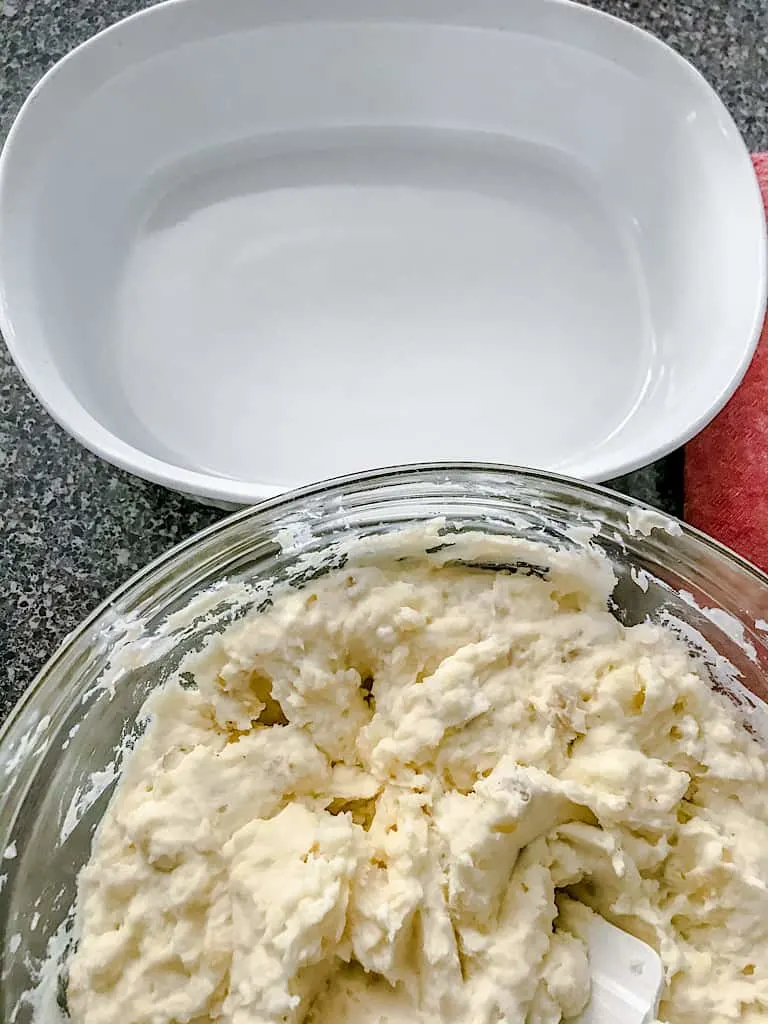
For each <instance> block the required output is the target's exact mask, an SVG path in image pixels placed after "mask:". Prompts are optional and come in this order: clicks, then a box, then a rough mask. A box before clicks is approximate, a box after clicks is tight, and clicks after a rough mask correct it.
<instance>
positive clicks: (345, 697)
mask: <svg viewBox="0 0 768 1024" xmlns="http://www.w3.org/2000/svg"><path fill="white" fill-rule="evenodd" d="M435 538H437V541H436V539H435ZM428 539H429V538H428ZM431 540H432V544H431V545H429V544H427V542H426V541H425V540H424V538H423V537H422V539H421V543H420V544H418V543H416V541H415V539H414V536H413V535H410V536H409V537H404V538H403V550H404V551H405V552H407V557H404V558H401V559H399V560H398V559H397V558H396V557H395V555H394V554H393V549H394V544H393V542H392V541H391V540H390V542H389V547H388V548H386V549H385V548H382V551H381V552H379V554H378V555H377V554H376V552H375V550H373V549H372V551H373V553H372V554H369V555H368V556H367V557H362V556H361V557H360V558H359V559H358V560H357V561H356V560H355V559H354V558H351V559H350V561H349V563H348V564H347V565H346V566H345V567H344V568H343V569H341V570H339V571H335V572H333V573H331V574H329V575H326V576H324V577H322V578H321V579H318V580H316V581H315V582H313V583H312V584H310V585H308V586H307V587H305V588H304V589H302V590H292V591H285V592H283V593H282V595H281V596H278V597H276V598H275V601H274V605H273V606H272V607H270V608H269V609H268V610H266V611H263V612H262V613H256V612H253V613H252V614H250V615H249V616H248V617H246V618H245V619H244V620H242V621H241V622H239V623H238V624H236V625H234V626H231V627H230V628H229V629H228V630H227V631H226V632H225V633H223V634H222V635H220V636H216V637H215V639H214V640H213V641H211V642H210V643H209V645H208V647H207V649H206V650H205V651H204V652H202V653H201V654H199V655H197V656H196V660H195V661H192V662H189V663H188V664H187V665H186V666H185V667H186V669H187V672H186V673H184V674H180V675H179V676H178V677H177V678H175V679H173V680H172V681H171V682H170V683H168V684H166V685H165V686H164V687H163V688H162V689H161V690H160V691H158V692H156V693H155V694H154V695H153V696H152V697H151V698H150V701H149V709H150V711H151V724H150V726H149V728H148V730H147V733H146V735H145V736H144V737H143V738H142V739H141V740H140V741H139V743H138V744H137V747H136V750H135V752H134V753H133V754H132V756H131V758H130V760H129V763H128V765H127V768H126V770H125V772H124V774H123V778H122V781H121V784H120V785H119V787H118V789H117V791H116V792H115V795H114V797H113V799H112V801H111V804H110V806H109V809H108V811H107V814H106V816H105V818H104V820H103V823H102V825H101V827H100V829H99V831H98V833H97V835H96V838H95V841H94V845H93V851H92V856H91V859H90V862H89V864H88V865H87V866H86V868H85V869H84V870H83V872H82V874H81V876H80V882H79V895H78V905H77V922H76V932H77V935H78V944H77V948H76V951H75V953H74V955H73V957H72V960H71V963H70V966H69V986H68V1002H69V1010H70V1014H71V1017H72V1019H73V1021H74V1022H75V1024H180V1022H185V1024H186V1022H194V1024H208V1022H223V1024H229V1022H232V1024H276V1022H287V1024H299V1022H303V1024H384V1022H387V1024H418V1022H424V1024H427V1022H429V1024H437V1022H441V1024H443V1022H444V1024H454V1022H455V1024H497V1022H502V1021H504V1022H507V1024H518V1022H520V1024H522V1022H527V1024H544V1022H559V1021H561V1020H568V1019H569V1018H570V1017H573V1016H576V1015H578V1014H579V1013H580V1012H581V1011H582V1009H583V1008H584V1006H585V1005H586V1003H587V1002H588V999H589V994H590V981H589V978H590V970H589V963H588V959H587V953H586V946H585V943H584V941H583V939H582V937H581V936H582V935H583V934H584V928H585V921H586V918H587V916H588V915H589V914H591V913H592V910H594V911H597V912H598V913H600V914H602V915H603V916H604V917H606V918H608V919H609V920H610V921H612V922H614V923H615V924H618V925H619V926H620V927H622V928H624V929H626V930H627V931H629V932H632V933H633V934H635V935H636V936H638V937H640V938H642V939H643V940H645V941H646V942H648V943H650V944H651V945H652V946H654V947H655V948H656V949H657V950H658V951H659V953H660V954H661V957H662V959H663V962H664V965H665V969H666V978H667V983H666V988H665V992H664V996H663V1000H662V1003H661V1009H660V1011H659V1014H660V1018H661V1020H663V1021H669V1022H674V1024H724V1022H727V1021H728V1022H729V1021H741V1022H758V1021H761V1022H765V1021H766V1020H767V1019H768V782H767V780H766V776H767V775H768V758H767V757H766V754H765V753H764V751H763V750H762V749H761V747H760V746H759V745H758V743H757V742H756V741H755V740H754V739H753V738H752V737H751V736H750V735H749V734H748V732H747V731H746V730H745V728H744V726H743V725H742V724H741V723H740V721H739V720H738V719H737V717H736V714H735V712H734V711H733V709H732V708H731V707H730V705H729V704H728V703H727V701H725V700H724V699H723V698H721V697H719V696H717V695H715V694H713V693H712V692H711V691H710V689H709V687H708V685H707V683H706V682H705V681H704V680H703V679H702V677H701V676H700V675H699V674H698V672H697V669H696V666H695V665H694V663H693V661H692V660H691V658H690V657H689V654H688V653H687V651H686V649H685V647H684V646H683V645H682V643H681V642H679V641H678V640H677V639H676V638H675V637H674V636H673V635H672V634H671V633H670V632H668V631H666V630H665V629H663V628H661V627H657V626H653V625H649V624H644V625H639V626H634V627H632V628H625V627H624V626H622V625H621V624H620V623H619V622H618V621H617V620H616V619H615V618H614V617H613V616H612V615H611V614H610V612H609V610H608V603H607V602H608V597H609V594H610V592H611V589H612V587H613V584H614V580H613V577H612V574H611V570H610V568H609V567H608V565H607V564H606V563H605V562H604V561H602V560H601V558H600V557H599V556H598V555H597V554H596V553H594V552H589V551H583V552H565V551H561V552H555V551H552V550H549V549H548V548H546V547H543V546H542V547H538V546H536V545H531V544H530V543H526V542H524V541H522V540H512V539H506V540H500V539H490V538H483V537H480V536H464V537H458V536H455V535H453V536H452V535H448V536H445V537H442V538H440V537H438V535H437V534H436V533H435V532H434V531H433V533H432V534H431ZM441 545H442V546H441ZM427 546H431V547H432V548H439V550H432V552H431V553H430V554H427V553H425V547H427ZM419 551H421V554H419ZM468 563H472V564H468ZM478 563H482V564H478ZM190 671H191V675H190V674H189V672H190ZM192 677H193V680H192ZM587 908H592V910H590V909H587Z"/></svg>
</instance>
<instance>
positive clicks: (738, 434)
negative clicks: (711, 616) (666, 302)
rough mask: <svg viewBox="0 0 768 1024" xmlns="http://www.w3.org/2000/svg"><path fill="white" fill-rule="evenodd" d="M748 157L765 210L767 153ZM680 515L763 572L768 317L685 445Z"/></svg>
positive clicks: (767, 564) (767, 520) (767, 560)
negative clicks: (739, 375) (713, 412)
mask: <svg viewBox="0 0 768 1024" xmlns="http://www.w3.org/2000/svg"><path fill="white" fill-rule="evenodd" d="M752 161H753V163H754V165H755V170H756V171H757V177H758V180H759V182H760V190H761V192H762V194H763V205H764V206H765V208H766V213H768V153H757V154H755V155H754V156H753V157H752ZM685 518H686V520H687V521H688V522H689V523H691V525H693V526H697V527H698V528H699V529H700V530H704V532H705V533H708V534H710V535H711V536H712V537H715V538H717V540H719V541H722V542H723V544H727V545H728V547H729V548H733V549H734V551H738V552H739V554H740V555H743V556H744V558H748V559H749V560H750V562H754V563H755V565H759V566H760V568H761V569H764V570H765V571H766V572H768V318H767V319H766V322H765V323H764V324H763V333H762V334H761V336H760V341H759V343H758V346H757V351H756V353H755V357H754V359H753V360H752V364H751V365H750V367H749V369H748V370H747V373H746V375H745V377H744V380H743V381H742V383H741V384H740V386H739V388H738V390H737V391H736V393H735V394H734V395H733V397H732V398H731V400H730V402H728V404H727V405H726V407H725V408H724V409H723V411H722V412H721V413H719V414H718V415H717V416H716V417H715V419H714V420H713V421H712V422H711V423H710V424H709V426H708V427H706V428H705V429H704V430H703V431H702V432H701V433H700V434H699V435H698V437H695V438H694V439H693V440H692V441H689V442H688V444H687V445H686V448H685Z"/></svg>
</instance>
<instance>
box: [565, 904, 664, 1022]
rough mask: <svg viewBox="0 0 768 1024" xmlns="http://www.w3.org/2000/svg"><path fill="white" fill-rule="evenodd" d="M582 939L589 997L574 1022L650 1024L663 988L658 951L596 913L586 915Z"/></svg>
mask: <svg viewBox="0 0 768 1024" xmlns="http://www.w3.org/2000/svg"><path fill="white" fill-rule="evenodd" d="M580 931H581V929H580ZM582 938H584V939H585V940H586V943H587V947H588V950H589V964H590V973H591V975H592V997H591V999H590V1001H589V1003H588V1004H587V1007H586V1009H585V1010H584V1012H583V1013H582V1014H581V1016H580V1017H577V1018H576V1022H575V1024H652V1022H653V1021H655V1020H656V1014H657V1011H658V1008H659V999H660V998H661V993H662V989H663V988H664V968H663V966H662V963H661V959H660V958H659V954H658V953H657V952H656V951H655V950H654V949H651V947H650V946H648V945H646V943H644V942H641V941H640V939H636V938H635V937H634V935H629V934H628V933H627V932H625V931H622V930H621V928H616V927H615V926H614V925H612V924H609V923H608V921H606V920H605V919H604V918H602V917H600V916H599V915H597V914H590V915H589V919H588V921H587V922H586V923H585V928H584V933H583V934H582Z"/></svg>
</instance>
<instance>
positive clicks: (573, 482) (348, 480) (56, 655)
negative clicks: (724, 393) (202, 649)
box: [0, 461, 768, 755]
mask: <svg viewBox="0 0 768 1024" xmlns="http://www.w3.org/2000/svg"><path fill="white" fill-rule="evenodd" d="M452 472H454V473H465V474H470V475H472V474H475V473H476V474H478V475H480V474H483V473H489V474H492V475H498V476H500V477H502V478H507V479H515V480H517V481H518V482H521V483H523V484H525V483H527V482H537V483H544V484H557V485H560V486H564V487H567V488H568V489H570V490H572V491H576V492H581V493H583V494H585V495H589V496H591V497H593V498H597V499H601V500H602V501H603V502H605V501H606V500H607V501H608V502H610V503H613V504H614V505H615V506H619V507H622V506H623V507H624V508H625V509H631V508H638V509H641V510H646V511H648V512H650V513H652V514H654V515H656V516H658V515H661V516H663V518H664V519H665V520H667V521H668V522H670V523H674V524H676V525H677V526H679V527H680V530H681V531H682V534H683V535H684V536H686V537H687V538H688V539H690V540H692V541H694V543H695V544H696V545H697V546H699V547H701V548H702V550H703V551H708V552H710V553H712V554H713V555H715V556H716V557H718V558H721V559H725V560H726V561H727V562H729V563H730V564H731V565H732V566H733V567H735V568H737V569H738V570H739V571H740V572H742V573H743V574H744V575H745V576H748V577H751V578H752V581H753V582H754V583H757V584H758V585H761V586H762V587H763V588H764V589H765V590H766V592H767V593H768V574H766V573H765V572H763V571H762V570H761V569H760V568H758V566H756V565H754V564H753V563H752V562H750V561H748V560H747V559H746V558H744V557H743V556H741V555H739V554H738V553H737V552H735V551H733V550H732V549H731V548H729V547H727V546H726V545H725V544H722V543H721V542H720V541H718V540H715V538H713V537H710V536H709V535H708V534H706V533H704V532H703V531H701V530H699V529H697V528H696V527H694V526H691V525H690V524H688V523H686V522H684V521H682V520H680V519H678V518H677V517H676V516H674V515H671V514H669V513H666V512H660V510H659V509H657V508H655V507H654V506H652V505H650V504H649V503H648V502H646V501H642V500H640V499H638V498H634V497H631V496H628V495H625V494H622V493H621V492H619V491H615V490H613V489H611V488H610V487H606V486H604V485H602V484H595V483H588V482H585V481H582V480H577V479H574V478H573V477H568V476H564V475H561V474H558V473H552V472H549V471H546V470H539V469H531V468H527V467H523V466H514V465H507V464H504V463H493V462H454V461H446V462H417V463H404V464H401V465H397V466H387V467H382V468H377V469H371V470H366V471H363V472H359V473H350V474H345V475H343V476H337V477H330V478H328V479H327V480H321V481H318V482H316V483H311V484H307V485H305V486H303V487H299V488H295V489H293V490H289V491H285V492H283V493H281V494H279V495H277V496H275V497H273V498H267V499H265V500H264V501H262V502H259V503H258V504H256V505H250V506H246V507H245V508H242V509H238V510H237V511H235V512H233V513H231V514H229V515H227V516H224V517H223V518H222V519H220V520H218V521H217V522H215V523H212V524H211V525H210V526H207V527H204V528H203V529H202V530H198V531H197V532H196V533H194V534H192V535H191V536H190V537H187V538H186V539H185V540H182V541H180V542H179V543H178V544H174V545H173V546H172V547H170V548H169V549H168V550H167V551H165V552H163V554H161V555H159V556H158V557H157V558H154V559H152V561H150V562H149V563H147V565H145V566H144V567H143V568H141V569H139V570H138V571H136V572H135V573H133V574H132V575H131V576H130V577H129V578H128V579H127V580H126V581H125V582H124V583H122V584H121V585H120V586H119V587H117V588H116V589H115V590H114V591H113V592H112V593H111V594H109V595H108V596H107V597H106V598H104V600H102V601H100V602H99V604H98V605H97V606H96V607H95V608H94V609H93V610H92V611H91V612H90V613H89V614H88V615H86V617H85V618H84V619H83V620H82V621H81V622H80V623H79V625H77V626H76V627H75V628H74V629H73V630H72V631H71V632H70V633H69V634H68V635H67V636H66V637H65V638H64V639H63V640H62V641H61V643H60V644H59V645H58V647H57V648H56V650H55V651H54V652H53V654H52V655H51V656H50V657H49V658H48V660H47V661H46V662H45V663H44V664H43V665H42V667H41V668H40V669H39V671H38V672H37V673H36V675H35V676H34V677H33V679H32V681H31V682H30V683H29V685H28V686H27V688H26V689H25V691H24V692H23V693H22V694H21V696H20V697H19V698H18V700H17V701H16V703H15V704H14V706H13V707H12V708H11V710H10V712H9V713H8V716H7V718H6V720H5V722H3V723H2V725H0V755H2V753H3V748H4V747H5V744H6V742H7V741H8V739H9V738H10V737H11V736H12V734H13V732H14V729H15V726H16V724H17V723H18V722H19V720H20V718H21V717H22V715H23V713H24V712H25V711H26V710H27V709H28V707H29V706H30V705H31V704H33V703H34V701H35V698H36V697H37V696H38V694H39V693H40V691H41V690H42V689H43V687H44V686H45V683H46V682H47V681H48V680H49V679H50V678H51V677H52V676H53V675H54V674H55V672H56V669H57V667H58V666H59V664H60V663H61V662H63V661H64V660H65V658H66V656H67V655H68V654H69V653H70V652H71V651H72V650H73V649H74V648H75V647H76V646H77V644H78V643H79V642H80V641H82V640H83V638H84V637H85V635H86V634H87V633H88V631H89V630H90V629H91V628H92V627H93V626H94V625H95V624H96V623H97V622H98V621H99V620H100V619H102V618H103V617H104V616H105V615H106V613H108V612H109V611H110V609H111V608H112V607H113V606H114V605H116V604H117V603H118V602H119V601H120V600H123V599H125V598H128V597H131V596H132V597H134V598H136V599H138V598H140V596H141V594H142V593H144V590H145V587H146V584H147V583H148V582H149V581H150V580H152V579H154V578H155V577H157V575H158V574H160V578H161V579H162V578H163V577H164V576H165V577H167V576H169V575H170V574H171V572H172V571H173V570H176V569H179V568H182V567H183V566H184V564H185V560H186V559H187V558H189V556H190V554H192V553H193V552H194V550H195V549H196V548H197V547H198V546H199V545H200V544H201V543H202V542H204V541H206V540H209V539H211V538H212V537H215V536H217V535H220V534H225V533H226V532H227V531H228V530H230V529H231V528H232V527H234V526H236V525H237V524H240V523H243V522H245V521H247V520H249V519H251V518H255V517H258V516H259V515H262V514H263V513H265V512H269V511H274V510H275V509H279V508H280V507H281V506H286V507H289V508H290V507H291V506H292V505H295V504H297V503H298V502H300V501H301V500H302V499H304V498H312V497H320V496H322V495H328V494H332V493H333V492H343V491H344V489H345V488H346V487H349V486H351V485H361V484H376V483H384V484H390V483H396V482H397V481H398V480H399V479H401V478H407V477H412V476H420V475H424V476H425V477H426V476H427V475H429V474H431V473H449V474H450V473H452Z"/></svg>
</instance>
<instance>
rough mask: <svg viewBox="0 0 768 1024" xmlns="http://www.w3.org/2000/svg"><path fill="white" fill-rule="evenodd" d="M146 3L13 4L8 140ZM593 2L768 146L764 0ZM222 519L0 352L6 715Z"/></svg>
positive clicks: (5, 82) (642, 489)
mask: <svg viewBox="0 0 768 1024" xmlns="http://www.w3.org/2000/svg"><path fill="white" fill-rule="evenodd" d="M318 2H322V0H318ZM509 2H513V0H509ZM0 3H2V0H0ZM143 6H146V4H145V3H142V2H141V0H5V8H4V12H3V15H2V16H1V17H0V132H1V133H2V137H3V138H4V137H5V133H6V132H7V131H8V128H9V127H10V124H11V121H12V119H13V116H14V115H15V113H16V111H17V110H18V108H19V106H20V104H21V102H22V100H23V98H24V96H25V95H26V93H27V92H28V91H29V89H31V87H32V86H33V85H34V83H35V82H36V81H37V79H38V78H39V77H40V76H41V75H42V74H43V72H45V71H46V70H47V69H48V68H49V67H50V66H51V65H52V64H53V63H55V61H56V60H58V59H59V58H60V57H62V56H63V55H64V54H65V53H66V52H67V51H68V50H70V49H71V48H72V47H73V46H75V45H76V44H77V43H79V42H81V41H82V40H84V39H86V38H87V37H88V36H90V35H92V34H93V33H94V32H97V31H98V30H99V29H102V28H104V27H106V26H107V25H108V24H110V23H112V22H115V21H117V20H118V19H119V18H121V17H124V16H125V15H126V14H130V13H131V12H133V11H136V10H138V9H139V8H141V7H143ZM597 6H600V7H601V8H603V9H604V10H607V11H610V12H612V13H614V14H618V15H620V16H622V17H625V18H627V19H629V20H631V21H635V22H636V23H638V24H640V25H643V26H644V27H645V28H649V29H651V30H652V31H654V32H656V33H657V34H658V35H660V36H661V37H662V38H664V39H666V40H667V41H668V42H669V43H671V44H672V45H673V46H675V47H676V48H677V49H679V50H680V51H681V52H682V53H683V54H685V55H686V56H687V57H689V58H690V59H691V60H693V62H694V63H695V64H696V65H697V66H698V67H699V68H700V70H701V71H703V73H704V74H705V75H706V76H707V77H708V78H709V80H710V81H711V82H712V83H713V84H714V85H715V87H716V88H717V89H718V90H719V91H720V93H721V94H722V96H723V98H724V100H725V102H726V103H727V104H728V106H729V107H730V109H731V111H732V113H733V114H734V116H735V118H736V121H737V122H738V124H739V126H740V127H741V129H742V131H743V133H744V135H745V137H746V140H747V143H748V145H749V146H750V147H751V148H752V149H762V148H768V114H766V111H768V53H767V50H766V35H768V32H767V31H766V30H767V29H768V0H735V2H730V3H727V2H725V0H695V2H691V3H676V2H674V0H640V2H638V0H599V2H598V3H597ZM682 466H683V460H682V455H681V453H678V454H676V455H673V456H671V457H670V458H669V459H666V460H664V461H663V462H662V463H660V464H657V465H656V466H652V467H649V468H648V469H646V470H642V471H641V472H639V473H635V474H632V475H631V476H630V477H627V478H624V479H623V480H621V481H620V482H619V486H620V487H621V489H622V490H626V491H628V492H630V493H633V494H635V495H637V496H638V497H642V498H644V499H646V500H648V501H650V502H651V503H653V504H656V505H659V506H661V507H663V508H665V509H666V510H667V511H671V512H676V513H679V512H680V511H681V507H682ZM219 515H220V514H219V513H217V512H215V511H213V510H210V509H205V508H201V507H200V506H198V505H196V504H194V503H192V502H190V501H186V500H184V499H183V498H180V497H177V496H175V495H173V494H170V493H168V492H166V491H163V490H162V489H161V488H159V487H154V486H152V485H150V484H145V483H142V482H140V481H136V480H133V479H131V478H129V477H128V476H126V474H124V473H121V472H120V471H118V470H115V469H112V468H111V467H110V466H107V465H105V464H104V463H103V462H101V461H100V460H99V459H97V458H96V457H94V456H92V455H90V454H89V453H88V452H85V451H84V450H83V449H82V448H80V446H79V445H78V444H76V443H75V442H74V441H72V440H70V438H69V437H67V436H66V435H65V434H64V433H63V432H62V431H61V430H60V429H59V428H58V427H57V426H56V425H55V424H54V423H52V422H51V420H50V419H49V418H48V417H47V415H46V414H45V413H44V412H43V411H42V409H40V407H39V406H38V405H37V403H36V402H35V400H34V399H33V398H32V397H31V396H30V395H29V393H28V391H27V389H26V387H25V386H24V384H23V383H22V382H21V380H20V379H19V376H18V374H17V373H16V371H15V369H14V368H13V366H12V365H11V363H10V360H9V358H8V356H7V354H6V352H5V349H4V348H2V351H0V720H2V719H3V718H4V717H5V715H6V714H7V712H8V711H9V710H10V708H11V706H12V704H13V702H14V701H15V700H16V699H17V698H18V696H19V695H20V694H21V692H22V691H23V690H24V688H25V687H26V686H27V685H28V684H29V683H30V682H31V681H32V679H33V677H34V675H35V673H36V672H37V670H38V669H39V668H40V666H41V665H42V664H43V662H44V661H45V660H46V659H47V658H48V657H49V656H50V654H51V653H52V652H53V651H54V650H55V648H56V647H57V645H58V644H59V642H60V641H61V639H62V638H63V637H64V636H65V635H66V634H67V633H68V632H69V631H70V630H72V629H73V628H74V627H75V626H76V625H77V623H78V622H79V621H80V620H81V619H82V618H83V617H84V616H85V615H86V614H87V613H88V612H89V611H90V610H91V609H92V608H93V607H94V606H95V605H96V604H97V603H98V602H99V601H101V600H102V599H103V598H104V597H105V596H106V595H107V594H109V593H110V592H111V591H112V590H114V588H115V587H116V586H117V585H118V584H120V583H122V582H123V581H124V580H125V579H127V578H128V577H129V576H130V575H131V574H132V573H133V572H134V571H135V570H137V569H138V568H140V567H141V566H142V565H144V564H145V563H146V562H148V561H149V560H150V559H152V558H154V557H156V556H157V555H159V554H160V553H161V552H163V551H165V550H166V549H167V548H169V547H170V546H171V545H173V544H175V543H177V542H178V541H180V540H183V539H184V538H185V537H188V536H189V535H190V534H192V533H194V532H195V531H196V530H199V529H201V528H202V527H203V526H206V525H208V524H209V523H212V522H214V521H215V520H216V519H217V518H218V517H219Z"/></svg>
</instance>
